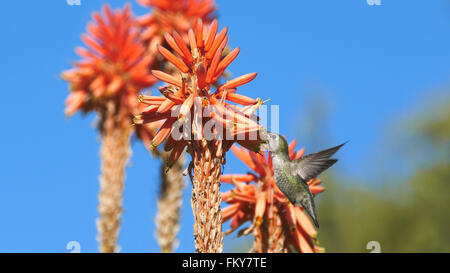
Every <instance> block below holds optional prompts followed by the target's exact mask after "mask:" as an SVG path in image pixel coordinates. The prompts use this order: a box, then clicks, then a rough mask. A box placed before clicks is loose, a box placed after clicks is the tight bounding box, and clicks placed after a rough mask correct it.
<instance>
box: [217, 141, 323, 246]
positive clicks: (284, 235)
mask: <svg viewBox="0 0 450 273" xmlns="http://www.w3.org/2000/svg"><path fill="white" fill-rule="evenodd" d="M296 144H297V141H296V140H294V141H292V142H291V143H290V144H289V156H290V158H291V160H295V159H298V158H300V157H302V156H303V154H304V153H305V150H304V149H301V150H299V151H295V146H296ZM232 151H233V153H234V154H235V155H236V156H237V157H238V158H239V159H240V160H241V161H242V162H244V163H245V164H246V165H247V166H248V167H249V168H250V169H251V172H249V173H247V174H224V175H222V176H221V178H220V180H221V181H222V183H231V184H233V185H234V186H235V188H233V189H232V190H230V191H227V192H224V193H222V199H223V200H224V202H226V203H228V204H229V205H228V206H227V207H225V208H224V209H223V210H222V219H223V221H224V222H225V221H228V220H231V223H230V230H228V231H227V233H228V234H229V233H231V232H233V231H234V230H236V229H238V228H239V227H240V226H242V225H243V224H244V223H246V222H250V223H251V224H250V226H249V227H247V228H244V229H242V230H240V231H239V234H240V235H243V234H244V235H247V234H249V233H253V235H254V237H255V241H254V245H253V249H252V251H255V252H323V249H322V248H321V247H319V246H318V245H317V231H316V229H315V227H314V225H313V224H312V222H311V220H310V219H309V218H308V216H307V215H306V214H305V213H304V212H303V208H300V207H296V206H294V205H293V204H291V203H290V202H289V200H288V199H287V198H286V197H285V196H284V195H283V193H282V192H281V191H280V190H279V189H278V187H277V186H276V184H275V179H274V176H273V166H272V160H271V157H270V154H269V153H267V154H266V155H262V154H261V153H254V152H252V151H246V150H245V149H243V148H239V147H237V146H233V147H232ZM320 184H321V181H320V180H319V179H317V178H315V179H311V180H310V181H308V185H309V188H310V190H311V192H312V193H313V195H315V194H318V193H321V192H323V191H324V188H323V187H322V186H321V185H320Z"/></svg>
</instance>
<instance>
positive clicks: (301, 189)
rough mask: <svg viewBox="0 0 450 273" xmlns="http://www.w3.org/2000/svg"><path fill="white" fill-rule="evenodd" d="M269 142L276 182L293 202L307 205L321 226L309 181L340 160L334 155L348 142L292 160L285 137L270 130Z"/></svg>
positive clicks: (267, 142)
mask: <svg viewBox="0 0 450 273" xmlns="http://www.w3.org/2000/svg"><path fill="white" fill-rule="evenodd" d="M265 141H266V145H265V146H266V147H267V150H268V151H269V152H270V153H271V156H272V164H273V173H274V176H275V184H276V185H277V186H278V188H279V189H280V191H281V192H282V193H283V194H284V195H285V196H286V197H287V198H288V199H289V201H290V202H291V203H292V204H293V205H295V206H297V207H303V209H304V211H305V212H306V213H307V214H308V215H309V217H310V218H311V219H312V221H313V223H314V225H315V226H316V227H317V228H319V221H318V220H317V215H316V208H315V204H314V199H313V195H312V193H311V191H310V190H309V187H308V184H307V183H306V182H308V181H309V180H310V179H311V178H315V177H317V176H318V175H319V174H321V173H322V172H323V171H325V170H326V169H328V168H329V167H331V166H332V165H333V164H334V163H336V162H337V159H332V158H330V157H331V156H332V155H333V154H334V153H336V152H337V151H338V150H339V149H340V148H341V147H342V146H344V144H345V143H343V144H341V145H338V146H336V147H333V148H330V149H326V150H323V151H320V152H317V153H313V154H308V155H305V156H302V157H301V158H299V159H297V160H294V161H291V159H290V158H289V146H288V143H287V141H286V139H285V138H284V137H282V136H280V135H279V134H276V133H272V132H266V133H265Z"/></svg>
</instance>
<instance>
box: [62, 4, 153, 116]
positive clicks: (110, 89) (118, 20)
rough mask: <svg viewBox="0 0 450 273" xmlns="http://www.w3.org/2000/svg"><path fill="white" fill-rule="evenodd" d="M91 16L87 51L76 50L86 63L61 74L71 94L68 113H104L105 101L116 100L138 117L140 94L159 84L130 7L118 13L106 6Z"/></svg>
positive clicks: (68, 101) (85, 36)
mask: <svg viewBox="0 0 450 273" xmlns="http://www.w3.org/2000/svg"><path fill="white" fill-rule="evenodd" d="M92 17H93V19H94V22H91V23H89V24H88V26H87V30H88V33H87V34H83V35H82V40H83V42H84V43H85V44H86V45H87V48H84V47H78V48H76V53H77V54H78V55H80V56H81V57H82V58H83V60H82V61H78V62H76V63H75V68H73V69H71V70H68V71H65V72H63V73H62V77H63V79H65V80H66V81H68V82H70V89H71V91H72V92H71V93H70V95H69V97H68V98H67V100H66V110H65V112H66V114H67V115H71V114H73V113H75V112H76V111H77V110H79V109H82V110H83V111H85V112H87V111H90V110H101V108H102V107H104V105H105V103H106V101H109V100H114V101H115V102H116V103H118V104H119V105H120V107H121V108H122V107H124V108H127V109H128V111H129V113H130V114H135V113H136V111H137V101H136V97H137V94H138V92H139V91H140V90H142V89H143V88H146V87H148V86H150V85H152V84H154V83H155V82H156V79H155V77H153V76H152V75H151V74H150V72H149V69H148V67H149V65H150V64H151V63H152V61H153V57H152V56H150V55H146V54H145V49H144V46H143V44H142V41H140V38H139V32H138V31H137V30H136V29H135V27H134V26H133V24H134V19H133V17H132V13H131V11H130V6H129V5H126V6H125V7H124V9H122V10H116V11H112V10H111V9H110V7H109V6H108V5H104V7H103V14H100V13H99V12H95V13H93V16H92ZM99 108H100V109H99Z"/></svg>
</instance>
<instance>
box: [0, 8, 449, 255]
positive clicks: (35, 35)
mask: <svg viewBox="0 0 450 273" xmlns="http://www.w3.org/2000/svg"><path fill="white" fill-rule="evenodd" d="M101 3H102V1H87V0H81V6H69V5H67V4H66V1H65V0H58V1H27V3H26V4H25V3H21V4H20V5H19V4H18V3H16V2H14V1H7V2H5V3H2V9H3V11H4V12H3V15H2V16H1V17H0V23H1V24H0V26H1V27H0V28H1V34H2V42H1V44H0V49H1V50H0V57H1V58H0V60H1V65H0V72H1V75H2V85H1V93H2V95H3V101H4V103H3V104H2V107H1V108H0V119H1V122H2V124H3V127H2V133H1V135H0V142H1V143H2V145H1V154H0V156H1V165H0V166H1V167H0V217H1V226H0V252H6V251H13V252H23V251H26V252H48V251H51V252H67V250H66V249H65V247H66V244H67V243H68V242H69V241H72V240H75V241H79V242H80V244H81V250H82V251H83V252H94V251H97V244H96V240H95V236H96V228H95V219H96V217H97V211H96V206H97V193H98V180H97V178H98V175H99V156H98V154H99V139H98V135H97V133H96V132H95V130H94V128H93V126H92V124H93V122H94V120H95V116H94V115H88V116H86V117H83V116H81V115H76V116H74V117H72V118H70V119H68V118H66V117H65V116H64V115H63V109H64V104H63V102H64V99H65V97H66V96H67V93H68V92H67V88H68V86H67V84H66V83H65V82H63V81H62V80H61V79H60V78H59V74H60V72H61V71H62V70H64V69H68V68H70V66H71V62H72V61H74V60H76V59H77V56H76V55H75V54H74V51H73V49H74V47H75V46H78V45H81V41H80V38H79V37H80V34H81V33H83V32H84V30H85V25H86V23H87V22H88V20H90V14H91V12H93V11H94V10H98V9H100V7H101ZM110 3H111V5H112V6H113V7H121V6H122V5H123V3H125V1H110ZM133 10H134V12H135V14H139V15H140V14H143V13H145V12H146V10H145V9H143V8H142V7H140V6H139V5H137V4H136V3H133ZM449 11H450V4H449V2H448V1H445V0H434V1H425V0H422V1H406V0H403V1H399V0H396V1H392V0H382V5H381V6H369V5H367V3H366V1H365V0H351V1H331V0H329V1H325V0H323V1H313V0H308V1H306V0H304V1H225V0H222V1H218V15H219V24H220V26H221V27H224V26H228V27H229V36H230V44H231V46H232V47H237V46H240V47H241V53H240V55H239V57H238V58H237V60H236V61H235V62H234V63H233V64H232V65H231V66H230V70H231V71H232V74H233V75H235V76H239V75H242V74H246V73H249V72H258V73H259V74H258V77H257V78H256V79H255V80H254V81H253V82H252V83H251V84H248V85H246V86H245V87H243V88H241V89H240V90H241V91H240V92H242V93H245V94H246V95H248V96H251V97H261V98H263V99H268V98H271V103H273V104H278V105H280V116H281V123H280V131H281V132H282V133H283V134H286V135H288V138H290V139H292V138H294V137H297V136H298V135H299V134H302V132H301V131H302V130H306V127H305V126H303V125H302V124H301V122H300V121H301V116H302V115H304V114H305V113H304V110H303V109H311V108H314V105H306V104H307V103H308V100H306V99H305V97H307V96H310V95H311V94H309V93H310V92H315V90H316V89H320V90H323V91H321V92H324V94H325V95H326V96H327V97H328V98H329V100H330V102H331V108H330V135H331V136H330V138H328V139H327V142H326V143H319V144H316V145H317V146H314V147H307V149H308V150H309V151H314V150H317V149H321V148H326V147H328V146H331V145H335V144H338V143H340V142H343V141H346V140H351V142H350V143H349V145H347V146H346V147H345V149H343V150H342V151H341V152H340V154H339V157H340V159H341V160H340V162H339V164H337V165H336V167H335V169H336V171H337V172H342V173H345V174H346V175H350V176H354V177H361V178H367V179H369V178H368V177H367V175H365V174H366V170H367V169H366V168H367V165H368V164H369V163H370V162H371V156H370V155H372V154H374V153H375V152H376V151H377V150H378V149H379V147H377V145H378V144H379V143H380V138H381V137H382V132H383V129H385V127H386V125H387V124H389V122H391V121H392V119H393V118H394V117H396V116H398V115H400V114H402V113H404V112H405V111H407V109H409V108H411V107H420V105H421V102H422V100H423V99H424V98H427V97H432V96H434V93H433V90H435V89H439V88H441V87H445V86H449V84H450V65H449V64H450V51H449V48H450V36H449V35H448V33H449V27H450V17H449ZM299 132H300V133H299ZM301 143H302V141H301V140H300V145H301ZM228 162H229V163H228V165H227V166H226V167H225V172H227V171H228V170H231V169H233V170H236V171H244V170H245V167H244V166H242V164H240V162H238V161H236V160H235V158H234V157H233V156H232V155H231V154H230V155H229V160H228ZM157 167H158V163H157V162H156V161H155V160H152V159H151V158H150V157H149V155H148V153H147V152H146V151H145V149H144V148H143V146H142V145H141V144H140V143H134V144H133V157H132V160H131V165H130V167H129V168H128V169H127V181H126V190H125V197H124V206H125V211H124V215H123V225H122V232H121V236H120V242H119V243H120V245H121V246H122V251H123V252H156V251H158V247H157V244H156V241H155V239H154V223H153V219H154V217H155V208H156V205H155V198H156V195H157V189H158V183H159V182H158V172H157ZM189 184H190V183H189ZM189 195H190V189H188V190H187V191H186V194H185V207H184V210H183V219H182V231H181V233H180V241H181V242H180V247H179V249H178V251H182V252H191V251H193V250H194V245H193V238H192V224H193V220H192V212H191V209H190V204H189ZM324 198H326V197H324ZM318 205H319V206H320V204H318ZM229 240H230V239H227V241H226V242H229ZM226 249H229V248H226Z"/></svg>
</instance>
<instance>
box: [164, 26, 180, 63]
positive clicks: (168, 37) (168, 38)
mask: <svg viewBox="0 0 450 273" xmlns="http://www.w3.org/2000/svg"><path fill="white" fill-rule="evenodd" d="M164 39H166V41H167V43H168V44H169V45H170V47H171V48H172V49H173V50H174V51H175V52H176V53H178V55H180V57H184V55H183V51H182V50H181V49H180V48H179V47H178V45H177V43H176V42H175V39H174V38H173V37H172V35H170V34H169V33H167V32H166V33H165V34H164Z"/></svg>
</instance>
